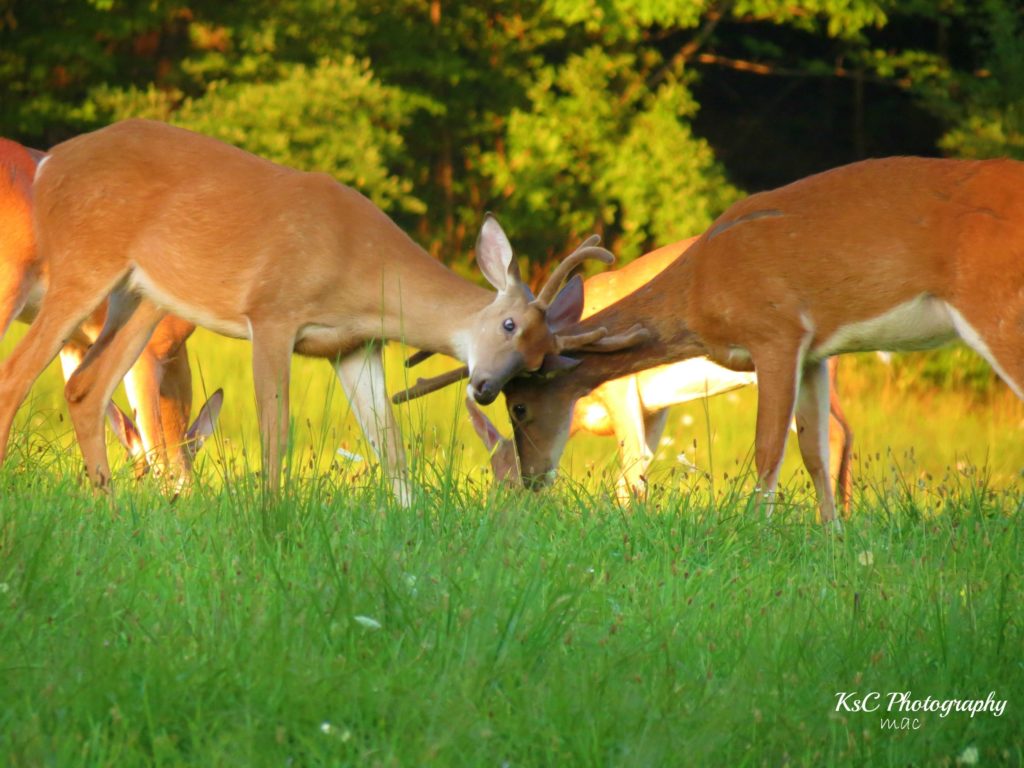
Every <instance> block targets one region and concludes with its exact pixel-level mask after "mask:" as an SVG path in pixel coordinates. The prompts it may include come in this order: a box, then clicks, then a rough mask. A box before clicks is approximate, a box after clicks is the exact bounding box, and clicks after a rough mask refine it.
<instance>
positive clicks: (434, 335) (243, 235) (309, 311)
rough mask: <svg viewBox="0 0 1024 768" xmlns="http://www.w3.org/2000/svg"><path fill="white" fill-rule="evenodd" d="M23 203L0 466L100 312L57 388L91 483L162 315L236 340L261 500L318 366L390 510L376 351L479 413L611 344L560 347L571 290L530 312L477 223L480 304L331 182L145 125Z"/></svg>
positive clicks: (398, 449) (72, 150)
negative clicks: (295, 407)
mask: <svg viewBox="0 0 1024 768" xmlns="http://www.w3.org/2000/svg"><path fill="white" fill-rule="evenodd" d="M35 197H36V205H35V210H36V231H37V232H38V236H39V250H40V254H41V256H42V258H43V259H44V260H45V261H46V262H47V263H49V264H50V266H51V276H50V285H49V289H48V291H47V293H46V296H45V297H44V299H43V303H42V306H41V308H40V310H39V315H38V316H37V318H36V320H35V322H33V324H32V326H31V328H30V329H29V332H28V334H27V335H26V336H25V338H24V340H23V341H22V343H21V344H19V345H18V347H17V348H16V349H15V350H14V352H13V353H12V354H11V356H10V357H9V358H8V359H7V360H6V361H5V362H4V364H3V366H2V367H0V457H2V455H3V454H2V451H4V450H6V445H7V440H8V436H9V433H10V425H11V419H12V418H13V415H14V412H15V410H16V409H17V407H18V404H19V403H20V402H21V401H22V399H23V398H24V397H25V394H26V392H27V391H28V388H29V386H31V383H32V381H33V380H34V379H35V378H36V376H38V375H39V372H40V371H41V370H42V368H43V367H44V366H45V365H46V363H47V362H48V361H49V360H50V359H52V358H53V356H54V355H55V354H56V353H57V351H58V350H59V348H60V345H61V341H62V339H63V338H65V337H66V336H67V334H68V333H70V331H71V329H73V328H74V327H75V326H77V325H78V323H79V322H80V321H81V320H82V319H83V318H84V317H87V316H88V314H89V313H90V312H92V311H93V310H94V308H95V307H96V306H98V305H99V304H100V302H101V301H102V300H103V298H104V297H106V296H108V295H109V303H108V312H107V322H106V324H105V325H104V327H103V332H102V333H101V334H100V336H99V338H98V339H97V340H96V343H95V344H94V345H93V347H92V349H91V350H90V352H89V354H88V355H87V356H86V358H85V360H84V361H83V362H82V365H81V366H80V367H79V368H78V369H77V370H76V371H75V373H74V374H73V375H72V377H71V379H70V380H69V381H68V385H67V388H66V394H67V397H68V407H69V410H70V412H71V418H72V421H73V423H74V426H75V431H76V433H77V435H78V440H79V445H80V446H81V448H82V452H83V455H84V457H85V460H86V468H87V470H88V472H89V475H90V477H91V478H92V480H93V481H94V482H95V483H96V484H97V485H101V486H102V485H105V484H106V483H107V481H108V479H109V467H108V464H107V458H106V453H105V451H104V446H103V440H102V434H101V432H102V426H101V425H102V420H103V410H104V407H105V404H106V402H107V400H108V399H109V396H110V392H111V391H112V390H113V388H114V386H115V384H116V382H117V380H118V379H119V378H120V377H121V376H122V375H123V374H124V373H125V372H126V371H127V370H128V368H129V366H130V365H131V363H132V362H133V361H134V360H135V358H136V357H137V356H138V354H139V352H140V350H142V349H143V347H144V346H145V344H146V340H147V339H148V338H149V337H150V334H151V333H152V331H153V329H154V328H155V327H156V326H157V324H158V323H159V322H161V320H162V319H163V318H164V317H165V316H166V314H167V313H168V312H173V313H174V314H175V315H178V316H179V317H182V318H185V319H186V320H187V321H189V322H192V323H195V324H197V325H202V326H205V327H207V328H210V329H212V330H214V331H217V332H218V333H221V334H224V335H227V336H232V337H237V338H246V339H250V340H251V341H252V355H253V359H252V365H253V378H254V380H255V386H256V400H257V409H258V413H259V420H260V433H261V442H262V446H263V467H264V474H265V478H266V482H267V483H268V485H269V488H270V489H275V488H277V486H278V484H279V482H280V469H281V461H282V457H283V452H284V449H285V441H286V439H287V435H288V385H289V367H290V360H291V355H292V353H293V352H298V353H300V354H304V355H310V356H315V357H323V358H326V359H328V360H330V361H332V364H333V366H334V369H335V371H336V373H337V375H338V378H339V379H340V380H341V384H342V387H343V388H344V390H345V391H346V393H347V395H348V397H349V400H350V402H351V404H352V408H353V410H354V412H355V415H356V417H357V419H358V420H359V422H360V424H361V426H362V428H363V430H364V432H365V433H366V435H367V437H368V438H369V442H370V444H371V446H372V447H373V448H374V450H375V451H376V452H377V453H378V455H380V456H382V458H383V460H384V463H385V465H386V471H387V474H388V476H389V477H390V478H391V480H392V483H393V487H394V489H395V490H396V492H397V493H398V495H399V497H400V498H401V499H402V500H407V499H408V498H409V488H408V484H407V480H406V473H405V454H404V450H403V448H402V444H401V441H400V439H399V434H398V427H397V424H396V423H395V420H394V416H393V414H392V412H391V408H390V404H389V403H388V400H387V396H386V393H385V389H384V369H383V365H382V361H381V347H380V344H381V342H382V341H383V340H386V339H403V340H405V341H407V342H408V343H410V344H413V345H415V346H417V347H419V348H423V349H428V350H431V351H436V352H443V353H446V354H450V355H452V356H454V357H458V358H460V359H461V360H464V361H465V362H466V363H467V369H466V373H467V374H468V375H469V377H470V386H471V389H472V391H473V392H474V394H475V395H476V396H477V397H478V398H480V399H486V398H488V397H489V398H491V399H493V398H494V397H495V396H496V395H497V394H498V392H499V390H500V386H501V384H502V383H504V381H505V380H507V378H508V377H509V376H511V375H513V374H514V373H516V372H517V371H520V370H536V369H538V368H540V367H541V365H542V364H543V363H544V361H545V359H546V358H547V357H552V358H554V357H557V355H558V353H559V352H562V351H567V350H573V349H579V348H584V347H587V346H588V345H592V344H594V343H595V342H596V343H597V344H600V345H601V346H600V348H614V347H615V339H608V338H605V337H606V332H605V330H604V329H591V330H590V331H588V332H587V333H585V334H582V335H572V336H568V335H565V334H563V333H562V332H561V328H562V327H563V326H565V325H572V324H573V323H574V322H575V319H576V318H578V317H579V302H580V300H581V297H582V292H581V291H579V289H578V286H577V287H574V285H573V283H572V282H570V285H569V286H567V287H566V289H564V290H563V291H561V292H560V293H556V292H557V290H558V286H557V285H553V286H552V287H550V288H549V289H546V290H545V291H543V292H542V294H541V296H540V297H538V299H537V300H534V299H533V296H532V295H531V294H530V292H529V291H528V290H527V289H526V287H525V286H524V285H523V284H522V281H521V280H520V276H519V268H518V266H517V263H516V260H515V258H514V257H513V255H512V249H511V246H510V245H509V242H508V239H507V238H506V237H505V234H504V233H503V232H502V231H501V227H500V226H498V224H497V221H495V220H494V219H493V218H490V217H488V218H487V219H486V220H485V222H484V225H483V228H482V230H481V235H480V239H479V241H478V244H477V261H478V263H479V264H480V267H481V269H482V271H483V272H484V275H485V276H486V277H487V278H488V280H489V281H490V282H491V283H492V284H493V285H494V286H495V288H497V289H498V292H497V294H494V293H492V292H490V291H487V290H484V289H483V288H480V287H478V286H476V285H474V284H472V283H470V282H469V281H468V280H465V279H463V278H461V277H459V276H457V275H456V274H455V273H454V272H452V271H451V270H449V269H447V268H446V267H444V266H443V265H441V264H440V263H438V262H437V261H435V260H434V259H432V258H431V257H430V256H429V255H428V254H427V253H426V252H424V251H423V250H422V249H421V248H420V247H419V246H417V245H416V244H415V243H413V242H412V240H411V239H409V237H408V236H407V235H406V234H405V233H404V232H402V231H401V230H400V229H399V228H398V227H397V226H396V225H395V224H394V223H393V222H392V221H391V220H390V219H389V218H388V217H387V216H386V215H385V214H384V213H383V212H382V211H380V210H379V209H378V208H377V207H376V206H374V205H373V204H372V203H371V202H370V201H369V200H367V199H366V198H365V197H363V196H362V195H361V194H359V193H358V192H356V191H355V190H353V189H350V188H348V187H345V186H343V185H341V184H339V183H337V182H336V181H335V180H334V179H332V178H330V177H329V176H326V175H324V174H316V173H302V172H299V171H295V170H292V169H290V168H285V167H282V166H279V165H276V164H274V163H271V162H269V161H267V160H264V159H262V158H259V157H256V156H254V155H252V154H249V153H248V152H244V151H242V150H240V149H237V148H235V147H232V146H230V145H228V144H224V143H223V142H220V141H217V140H215V139H211V138H209V137H206V136H202V135H200V134H196V133H192V132H190V131H186V130H183V129H180V128H175V127H172V126H168V125H165V124H162V123H156V122H150V121H145V120H128V121H124V122H122V123H117V124H114V125H112V126H109V127H107V128H103V129H101V130H98V131H95V132H93V133H90V134H86V135H83V136H79V137H77V138H75V139H72V140H70V141H67V142H65V143H63V144H60V145H58V146H57V147H55V148H53V149H52V150H51V152H50V157H49V159H48V160H47V161H46V163H45V164H44V165H43V166H42V167H41V169H40V171H39V173H38V174H37V178H36V182H35ZM582 258H599V259H601V260H603V261H611V254H609V253H608V252H607V251H604V250H603V249H599V248H597V247H596V246H595V245H594V244H593V243H587V244H585V247H584V248H582V249H581V250H580V251H578V252H577V253H575V254H573V255H572V256H571V257H570V259H569V261H570V265H569V266H570V268H571V266H572V264H573V263H578V261H579V260H580V259H582Z"/></svg>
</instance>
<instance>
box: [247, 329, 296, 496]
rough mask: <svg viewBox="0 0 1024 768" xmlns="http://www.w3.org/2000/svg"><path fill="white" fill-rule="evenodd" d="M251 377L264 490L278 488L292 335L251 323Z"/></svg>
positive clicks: (284, 441) (285, 434) (285, 441)
mask: <svg viewBox="0 0 1024 768" xmlns="http://www.w3.org/2000/svg"><path fill="white" fill-rule="evenodd" d="M251 329H252V330H251V335H252V378H253V383H254V384H255V386H256V411H257V413H258V414H259V421H260V445H261V446H262V449H263V450H262V458H263V484H264V489H265V490H267V491H269V492H270V493H276V492H277V490H278V489H279V488H280V487H281V465H282V461H283V457H284V451H285V448H286V447H287V445H288V418H289V414H288V382H289V379H290V378H291V364H292V350H293V349H294V347H295V334H294V332H292V331H284V330H282V329H281V328H280V327H279V326H277V325H273V324H270V323H267V324H258V323H255V322H251Z"/></svg>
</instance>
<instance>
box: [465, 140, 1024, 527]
mask: <svg viewBox="0 0 1024 768" xmlns="http://www.w3.org/2000/svg"><path fill="white" fill-rule="evenodd" d="M635 322H642V323H643V324H644V327H645V328H646V329H647V330H648V331H649V333H650V338H649V339H648V340H646V341H645V342H643V343H638V344H636V345H635V346H633V347H632V348H630V349H626V350H623V351H620V352H618V353H614V354H610V355H601V356H598V355H590V354H587V353H585V352H584V353H581V354H576V355H575V358H576V359H577V360H579V365H578V366H577V367H576V368H575V369H573V370H572V372H571V373H567V374H566V375H563V376H557V377H551V378H546V379H542V378H539V377H528V376H527V377H521V378H517V379H514V380H512V381H510V382H509V383H508V385H507V386H506V387H505V390H504V391H505V398H506V405H507V407H508V410H509V414H510V418H511V419H512V424H513V431H514V433H515V434H514V439H515V442H516V449H517V451H518V453H519V460H520V466H521V468H522V473H523V478H524V481H526V482H527V483H530V484H534V485H537V484H542V483H544V482H546V481H547V478H548V477H549V473H550V472H551V471H552V470H553V468H554V467H555V466H556V465H557V462H558V458H559V456H560V455H561V452H562V448H563V446H564V445H565V440H566V438H567V437H568V432H569V426H570V424H571V419H572V406H573V403H574V402H575V401H576V400H577V399H578V398H579V397H581V396H582V395H584V394H586V393H587V392H589V391H591V390H592V389H593V388H594V387H596V386H598V385H599V384H601V383H603V382H605V381H608V380H609V379H614V378H617V377H620V376H623V375H626V374H629V373H634V372H636V371H640V370H644V369H646V368H650V367H651V366H653V365H660V364H662V363H666V362H670V361H676V360H682V359H685V358H688V357H695V356H699V355H707V356H708V357H709V358H710V359H711V360H713V361H714V362H716V363H718V364H720V365H723V366H725V367H728V368H734V369H737V370H749V369H753V370H755V371H756V372H757V384H758V407H757V426H756V436H755V456H754V460H755V464H756V467H757V475H758V488H759V492H760V493H762V494H764V496H765V498H766V501H767V504H766V508H767V511H768V512H770V511H771V508H772V504H771V502H772V499H773V498H774V492H775V488H776V485H777V482H778V475H779V466H780V464H781V463H782V456H783V450H784V448H785V443H786V434H787V429H788V424H789V421H790V419H791V417H792V416H793V414H794V412H795V414H796V420H797V425H798V438H799V445H800V452H801V455H802V457H803V460H804V464H805V466H806V467H807V470H808V472H809V473H810V475H811V478H812V479H813V481H814V486H815V489H816V492H817V496H818V505H819V509H820V513H821V518H822V521H824V522H828V521H832V520H834V519H835V503H834V500H833V496H832V491H831V489H830V487H829V483H828V472H827V467H828V459H827V454H828V440H827V439H826V438H827V431H828V430H827V423H828V403H829V386H828V366H827V360H828V358H829V357H831V356H833V355H839V354H842V353H844V352H859V351H871V350H879V349H886V350H916V349H925V348H929V347H934V346H938V345H941V344H943V343H945V342H948V341H951V340H953V339H955V338H957V337H960V338H961V339H963V340H964V341H965V342H966V343H967V344H968V345H969V346H971V347H972V348H974V349H975V350H976V351H977V352H978V353H979V354H981V355H982V356H983V357H984V358H986V359H987V360H988V362H989V363H990V364H991V365H992V367H993V368H994V369H995V370H996V372H997V373H998V374H999V375H1000V377H1001V378H1002V379H1003V380H1004V381H1005V382H1006V383H1007V384H1008V385H1009V386H1010V388H1011V389H1012V390H1013V391H1014V392H1015V393H1016V394H1017V396H1018V397H1024V337H1022V333H1024V164H1022V163H1019V162H1014V161H1011V160H985V161H967V160H944V159H925V158H914V157H894V158H887V159H880V160H867V161H864V162H860V163H854V164H852V165H847V166H843V167H841V168H837V169H834V170H831V171H827V172H825V173H820V174H817V175H814V176H810V177H808V178H805V179H802V180H800V181H797V182H794V183H792V184H789V185H787V186H785V187H781V188H779V189H776V190H772V191H769V192H762V193H760V194H756V195H751V196H750V197H748V198H746V199H745V200H743V201H741V202H739V203H736V204H735V205H733V206H732V207H730V208H729V210H727V211H726V212H725V213H724V214H723V215H722V216H720V217H719V218H718V220H717V221H716V222H715V223H714V225H713V226H712V227H711V228H710V229H709V230H708V231H707V232H705V233H704V235H702V236H701V238H700V239H699V240H698V241H697V242H696V243H695V244H694V245H693V246H692V247H691V248H690V250H689V251H688V253H687V255H686V257H685V258H683V259H679V260H678V261H676V262H674V263H673V264H671V265H670V266H669V267H667V268H666V269H665V270H664V271H663V272H662V273H661V274H660V275H658V276H657V277H656V278H654V279H653V280H652V281H651V282H650V283H648V284H647V285H645V286H643V287H641V288H639V289H638V290H636V291H634V292H633V293H631V294H630V295H629V296H627V297H626V298H624V299H623V300H621V301H619V302H617V303H616V304H613V305H612V306H610V307H608V308H606V309H605V310H603V311H601V312H598V313H597V314H595V315H593V316H591V317H589V318H587V319H586V320H584V321H583V322H581V323H580V324H579V325H578V326H576V328H575V330H576V331H577V332H579V333H586V332H587V331H588V330H589V329H591V328H597V327H601V328H609V329H613V330H614V329H616V328H624V327H627V326H629V325H631V324H633V323H635ZM477 399H478V400H479V399H480V398H479V397H478V398H477Z"/></svg>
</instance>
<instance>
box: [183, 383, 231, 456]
mask: <svg viewBox="0 0 1024 768" xmlns="http://www.w3.org/2000/svg"><path fill="white" fill-rule="evenodd" d="M222 405H224V390H223V389H218V390H217V391H216V392H214V393H213V394H212V395H210V399H209V400H207V401H206V402H205V403H204V404H203V407H202V408H200V409H199V415H198V416H196V420H195V421H193V422H192V426H191V427H189V428H188V432H186V433H185V444H186V445H187V446H189V451H190V453H191V454H192V455H193V456H195V455H196V454H197V453H199V449H200V448H202V447H203V443H205V442H206V438H208V437H210V436H211V435H212V434H213V430H214V428H216V426H217V419H218V418H219V417H220V409H221V406H222Z"/></svg>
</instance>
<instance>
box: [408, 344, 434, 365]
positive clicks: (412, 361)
mask: <svg viewBox="0 0 1024 768" xmlns="http://www.w3.org/2000/svg"><path fill="white" fill-rule="evenodd" d="M433 355H434V353H433V352H428V351H427V350H425V349H421V350H420V351H419V352H413V353H412V354H411V355H409V357H407V358H406V359H405V367H406V368H412V367H413V366H414V365H419V364H420V363H422V362H423V361H424V360H426V359H427V358H429V357H432V356H433Z"/></svg>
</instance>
